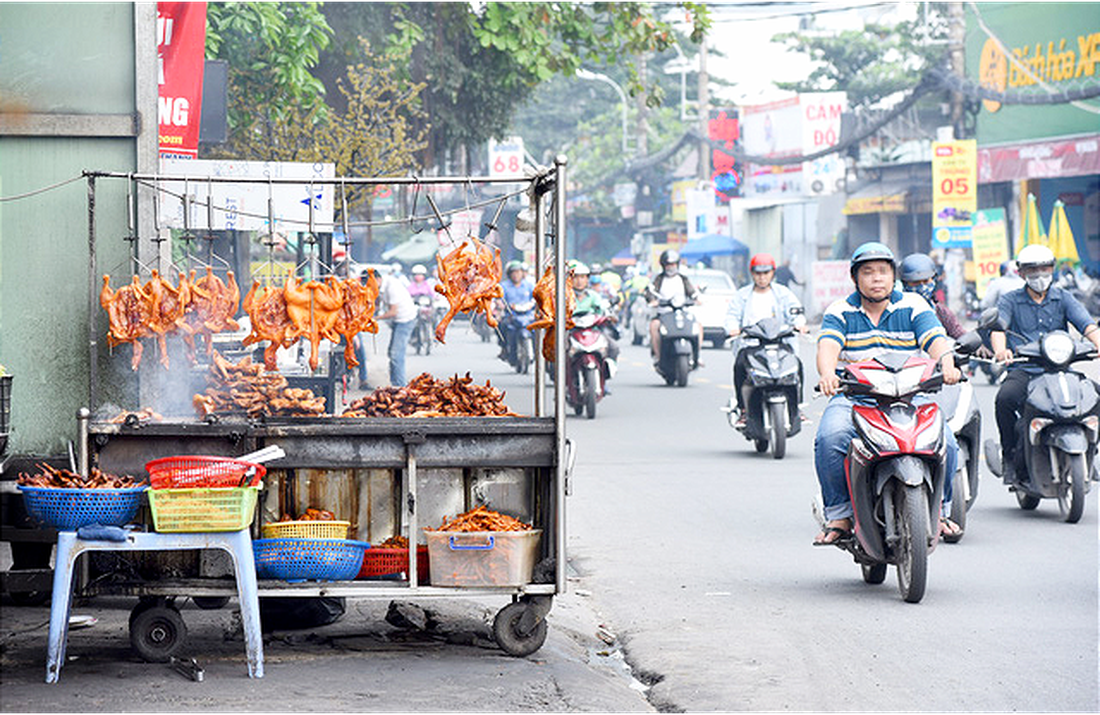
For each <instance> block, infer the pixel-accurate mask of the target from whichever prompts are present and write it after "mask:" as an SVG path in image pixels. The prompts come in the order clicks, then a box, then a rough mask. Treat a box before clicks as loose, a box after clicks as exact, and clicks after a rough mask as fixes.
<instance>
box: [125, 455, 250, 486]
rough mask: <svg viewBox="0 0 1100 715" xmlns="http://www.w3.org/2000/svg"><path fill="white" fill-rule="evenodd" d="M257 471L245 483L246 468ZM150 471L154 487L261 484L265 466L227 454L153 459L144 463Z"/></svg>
mask: <svg viewBox="0 0 1100 715" xmlns="http://www.w3.org/2000/svg"><path fill="white" fill-rule="evenodd" d="M253 467H255V469H256V473H255V475H253V476H252V478H251V479H250V480H249V482H248V483H247V484H243V485H242V484H241V479H243V478H244V475H245V473H247V472H248V470H249V469H251V468H253ZM145 469H146V471H148V472H149V485H150V486H151V487H153V489H193V488H195V487H240V486H250V487H254V486H256V485H257V484H259V483H260V480H261V479H263V477H264V475H265V474H267V469H266V468H265V467H264V466H263V465H262V464H256V463H254V462H244V461H241V460H239V459H230V458H229V457H207V456H201V455H191V454H189V455H181V456H177V457H162V458H161V459H154V460H153V461H151V462H148V463H147V464H146V465H145Z"/></svg>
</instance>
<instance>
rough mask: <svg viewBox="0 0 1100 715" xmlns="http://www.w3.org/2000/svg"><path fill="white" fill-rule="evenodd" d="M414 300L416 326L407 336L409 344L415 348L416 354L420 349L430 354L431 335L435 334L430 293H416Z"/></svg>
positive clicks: (433, 312)
mask: <svg viewBox="0 0 1100 715" xmlns="http://www.w3.org/2000/svg"><path fill="white" fill-rule="evenodd" d="M413 300H414V301H415V302H416V327H414V328H413V332H412V335H410V336H409V344H410V345H412V346H413V348H415V349H416V354H417V355H419V354H420V352H421V351H423V352H424V354H425V355H431V354H432V336H433V335H434V334H435V307H434V305H433V301H432V297H431V296H430V295H418V296H416V297H415V298H414V299H413Z"/></svg>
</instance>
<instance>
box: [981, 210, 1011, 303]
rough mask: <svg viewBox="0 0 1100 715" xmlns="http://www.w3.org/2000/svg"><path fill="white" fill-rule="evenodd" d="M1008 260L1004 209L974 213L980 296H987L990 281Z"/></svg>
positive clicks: (998, 273)
mask: <svg viewBox="0 0 1100 715" xmlns="http://www.w3.org/2000/svg"><path fill="white" fill-rule="evenodd" d="M1007 260H1008V232H1007V230H1006V229H1005V210H1004V209H1000V208H998V209H982V210H981V211H978V212H977V213H975V214H974V269H975V276H974V285H975V288H976V290H977V293H978V297H979V298H984V297H985V289H986V287H987V286H988V285H989V281H991V280H993V279H994V278H996V277H997V276H999V275H1000V274H1001V264H1002V263H1004V262H1005V261H1007Z"/></svg>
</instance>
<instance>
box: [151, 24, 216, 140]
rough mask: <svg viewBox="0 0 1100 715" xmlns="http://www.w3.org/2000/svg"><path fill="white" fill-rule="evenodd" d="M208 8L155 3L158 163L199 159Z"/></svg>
mask: <svg viewBox="0 0 1100 715" xmlns="http://www.w3.org/2000/svg"><path fill="white" fill-rule="evenodd" d="M205 54H206V3H205V2H158V3H157V80H158V81H157V83H158V85H159V92H158V96H157V117H158V122H159V124H160V130H159V132H158V133H159V136H160V156H161V158H173V159H176V158H188V159H195V158H197V157H198V155H199V124H200V120H201V118H202V73H203V61H204V57H205Z"/></svg>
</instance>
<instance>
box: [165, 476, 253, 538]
mask: <svg viewBox="0 0 1100 715" xmlns="http://www.w3.org/2000/svg"><path fill="white" fill-rule="evenodd" d="M262 486H263V485H259V486H255V487H224V488H217V487H211V488H202V489H150V490H148V492H147V494H148V495H149V509H150V510H151V511H152V512H153V528H154V529H155V530H157V531H159V532H161V533H166V534H175V533H202V532H208V531H240V530H241V529H247V528H248V526H249V525H250V524H251V523H252V515H253V514H254V513H255V511H256V500H257V497H258V496H259V493H260V489H261V487H262Z"/></svg>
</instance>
